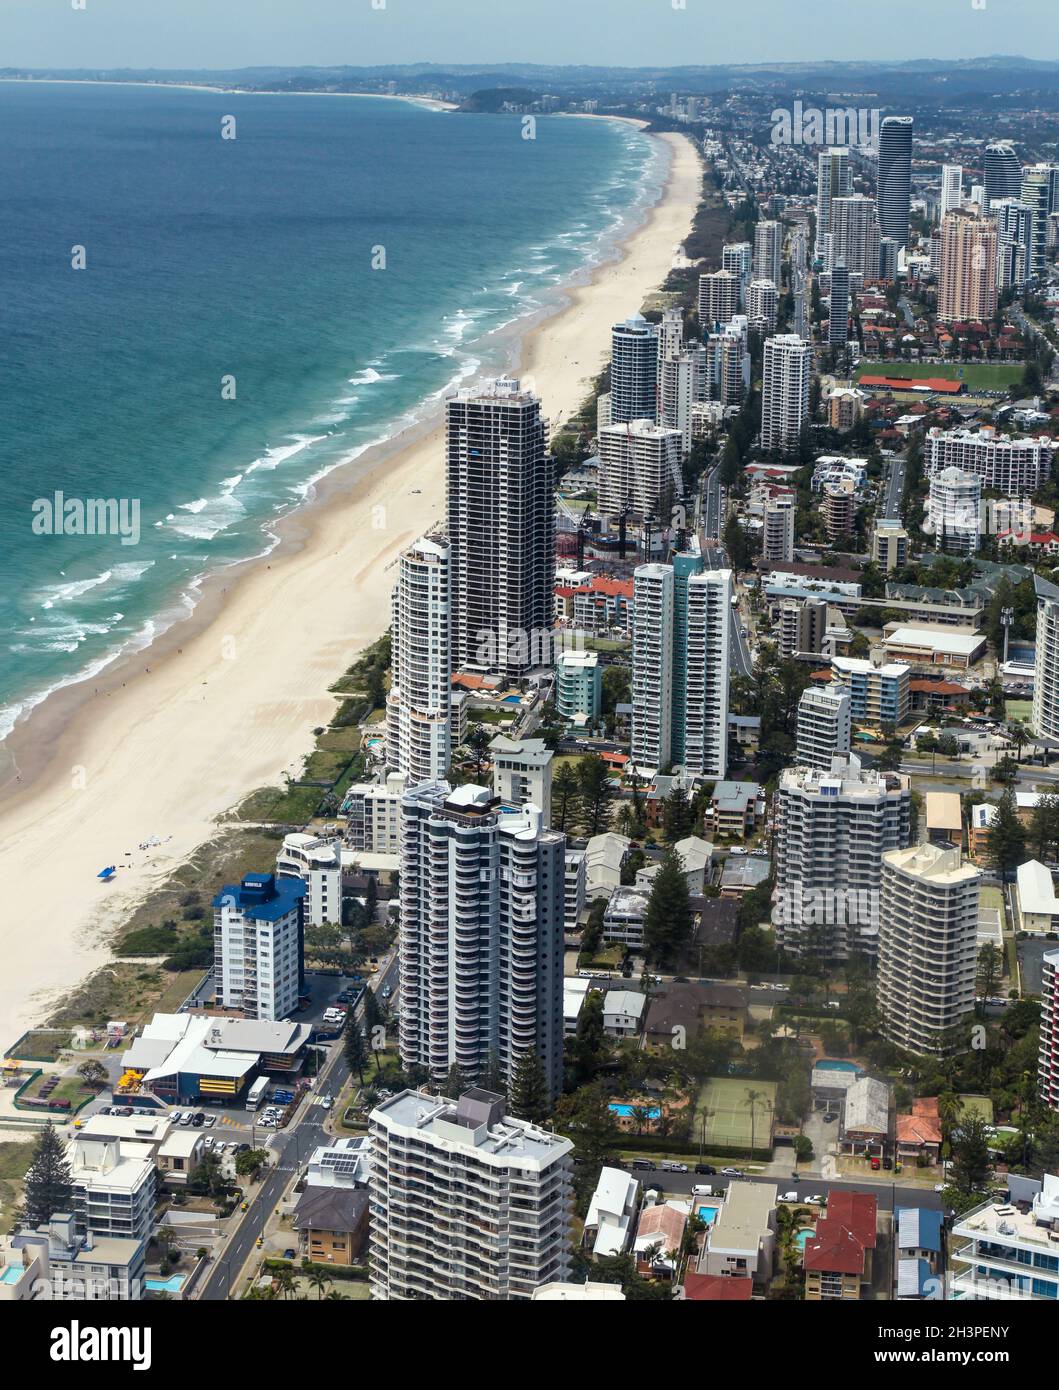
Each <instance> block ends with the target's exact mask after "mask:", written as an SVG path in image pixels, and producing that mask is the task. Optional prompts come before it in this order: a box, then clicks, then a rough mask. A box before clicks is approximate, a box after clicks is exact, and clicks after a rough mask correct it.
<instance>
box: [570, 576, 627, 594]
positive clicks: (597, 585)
mask: <svg viewBox="0 0 1059 1390" xmlns="http://www.w3.org/2000/svg"><path fill="white" fill-rule="evenodd" d="M581 592H582V593H591V594H623V595H624V596H625V597H626V598H632V580H631V579H611V577H610V576H609V575H606V574H602V575H600V577H599V578H598V579H593V581H592V583H591V584H590V585H589V586H588V587H587V589H583V590H582V591H581Z"/></svg>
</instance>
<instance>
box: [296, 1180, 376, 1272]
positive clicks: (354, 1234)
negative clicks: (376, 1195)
mask: <svg viewBox="0 0 1059 1390" xmlns="http://www.w3.org/2000/svg"><path fill="white" fill-rule="evenodd" d="M369 1205H370V1199H369V1193H368V1189H367V1187H337V1186H320V1185H316V1184H314V1185H312V1186H307V1187H306V1188H305V1191H304V1192H303V1193H302V1194H301V1196H300V1197H299V1198H298V1204H297V1206H296V1207H295V1208H294V1214H293V1217H292V1221H291V1224H292V1227H293V1229H294V1230H295V1231H297V1233H298V1243H299V1246H300V1249H301V1253H302V1254H303V1255H305V1256H307V1257H308V1259H310V1260H312V1262H313V1263H314V1264H332V1265H352V1264H356V1263H357V1262H358V1260H359V1259H360V1256H361V1253H362V1252H363V1250H364V1246H365V1242H366V1241H367V1237H368V1208H369Z"/></svg>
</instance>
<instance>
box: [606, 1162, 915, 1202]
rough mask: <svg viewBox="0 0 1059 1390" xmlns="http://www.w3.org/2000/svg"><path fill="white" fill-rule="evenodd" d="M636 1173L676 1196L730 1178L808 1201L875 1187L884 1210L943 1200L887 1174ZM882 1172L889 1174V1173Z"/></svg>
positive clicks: (721, 1184) (723, 1185)
mask: <svg viewBox="0 0 1059 1390" xmlns="http://www.w3.org/2000/svg"><path fill="white" fill-rule="evenodd" d="M626 1166H628V1165H626ZM688 1167H689V1168H692V1169H693V1168H694V1164H693V1163H691V1162H689V1163H688ZM793 1169H794V1155H793V1153H792V1154H791V1171H792V1172H793ZM634 1176H635V1177H637V1178H638V1179H639V1180H640V1181H641V1182H642V1183H643V1184H644V1186H646V1187H649V1186H651V1184H652V1183H658V1184H659V1186H661V1187H662V1188H663V1189H664V1190H665V1192H666V1193H668V1194H671V1195H673V1196H678V1195H679V1194H681V1193H685V1192H690V1191H691V1189H692V1188H693V1187H695V1186H698V1185H700V1184H701V1185H703V1186H709V1187H712V1188H715V1189H716V1188H719V1187H720V1188H727V1186H728V1184H729V1183H730V1182H732V1181H739V1182H758V1183H774V1184H775V1185H776V1187H778V1188H779V1190H780V1194H781V1195H782V1194H783V1193H784V1192H797V1193H798V1200H799V1201H800V1202H804V1201H805V1199H806V1197H811V1196H813V1195H814V1194H817V1193H819V1194H821V1195H822V1196H826V1195H827V1194H828V1193H829V1192H831V1191H832V1190H834V1191H848V1192H865V1191H872V1192H874V1193H875V1194H876V1196H877V1198H878V1201H879V1210H880V1211H892V1210H893V1207H894V1205H895V1200H894V1199H895V1198H896V1205H897V1206H901V1207H928V1208H930V1209H931V1210H933V1211H939V1210H940V1209H941V1204H942V1203H941V1193H940V1192H935V1191H934V1190H933V1188H923V1187H913V1186H911V1185H907V1186H903V1185H902V1184H901V1183H895V1182H894V1181H893V1180H892V1179H890V1178H886V1181H882V1180H880V1178H877V1177H876V1176H875V1175H874V1174H873V1175H872V1176H871V1177H870V1178H869V1177H864V1178H857V1179H842V1180H841V1181H833V1180H831V1179H829V1178H813V1177H806V1176H805V1174H804V1173H803V1174H801V1175H800V1176H799V1178H798V1180H797V1181H795V1180H794V1178H787V1179H784V1178H782V1177H774V1176H771V1175H766V1176H763V1177H757V1176H755V1175H754V1174H747V1176H746V1177H745V1178H739V1179H734V1180H733V1179H732V1178H728V1177H725V1176H724V1175H723V1174H720V1173H718V1174H717V1175H716V1177H709V1176H704V1175H703V1174H701V1173H696V1172H694V1171H693V1172H690V1173H670V1172H668V1171H666V1170H665V1169H662V1168H654V1169H645V1168H637V1169H635V1170H634ZM881 1176H882V1177H885V1175H881Z"/></svg>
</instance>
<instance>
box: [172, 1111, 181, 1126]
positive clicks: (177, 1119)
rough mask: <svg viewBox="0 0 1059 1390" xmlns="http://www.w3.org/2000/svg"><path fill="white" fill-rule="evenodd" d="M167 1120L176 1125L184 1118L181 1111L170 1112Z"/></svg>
mask: <svg viewBox="0 0 1059 1390" xmlns="http://www.w3.org/2000/svg"><path fill="white" fill-rule="evenodd" d="M169 1118H170V1119H171V1120H172V1121H173V1123H174V1124H175V1125H178V1124H179V1123H180V1122H181V1120H182V1119H183V1118H184V1112H183V1110H170V1112H169Z"/></svg>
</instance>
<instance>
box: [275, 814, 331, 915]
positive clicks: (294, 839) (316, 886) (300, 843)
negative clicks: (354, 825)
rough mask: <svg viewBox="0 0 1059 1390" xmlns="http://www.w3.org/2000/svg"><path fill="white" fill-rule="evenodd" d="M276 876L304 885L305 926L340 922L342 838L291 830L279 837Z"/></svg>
mask: <svg viewBox="0 0 1059 1390" xmlns="http://www.w3.org/2000/svg"><path fill="white" fill-rule="evenodd" d="M276 877H277V878H279V879H284V878H293V879H298V880H299V882H301V883H304V884H305V925H306V926H307V927H322V926H324V925H325V924H327V923H333V924H334V925H335V926H339V925H341V922H342V841H341V839H340V838H337V837H335V836H327V835H307V834H304V833H302V832H301V831H294V832H293V833H292V834H290V835H285V836H284V837H283V844H282V846H281V847H280V851H279V854H277V856H276Z"/></svg>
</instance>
